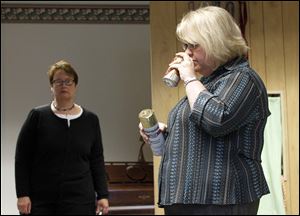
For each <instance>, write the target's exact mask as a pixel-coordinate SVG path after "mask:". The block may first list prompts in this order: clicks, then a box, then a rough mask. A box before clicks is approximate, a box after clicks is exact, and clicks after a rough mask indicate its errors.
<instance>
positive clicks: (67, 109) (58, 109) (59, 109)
mask: <svg viewBox="0 0 300 216" xmlns="http://www.w3.org/2000/svg"><path fill="white" fill-rule="evenodd" d="M53 105H54V108H55V109H56V110H57V111H64V112H65V111H70V110H71V109H73V108H74V106H75V105H74V104H73V105H72V106H71V107H70V108H66V109H61V108H58V107H57V106H56V105H55V104H54V103H53Z"/></svg>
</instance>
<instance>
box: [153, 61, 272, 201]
mask: <svg viewBox="0 0 300 216" xmlns="http://www.w3.org/2000/svg"><path fill="white" fill-rule="evenodd" d="M200 81H201V82H202V83H203V84H204V85H205V87H206V89H207V90H205V91H203V92H201V93H200V94H199V96H198V97H197V100H196V102H195V104H194V107H193V109H192V110H191V109H190V106H189V103H188V99H187V97H186V96H185V97H184V98H182V99H181V100H180V101H179V102H178V103H177V105H176V106H175V107H174V108H173V109H172V110H171V112H170V114H169V119H168V129H167V132H166V135H165V136H166V142H165V146H164V153H163V155H162V160H161V164H160V173H159V201H158V204H159V206H164V205H171V204H175V203H177V204H219V205H223V204H240V203H249V202H252V201H254V200H257V199H259V198H260V197H261V196H262V195H264V194H267V193H269V189H268V185H267V183H266V180H265V177H264V173H263V170H262V166H261V152H262V148H263V142H264V140H263V133H264V128H265V125H266V121H267V118H268V116H269V115H270V114H271V113H270V111H269V108H268V98H267V91H266V88H265V86H264V84H263V82H262V80H261V79H260V78H259V76H258V75H257V73H256V72H255V71H254V70H252V69H251V68H250V67H249V64H248V61H247V60H246V59H245V58H243V57H239V58H236V59H234V60H233V61H231V62H229V63H227V64H225V65H223V66H220V67H219V68H218V69H217V70H216V71H214V73H213V74H212V75H211V76H209V77H203V78H201V80H200Z"/></svg>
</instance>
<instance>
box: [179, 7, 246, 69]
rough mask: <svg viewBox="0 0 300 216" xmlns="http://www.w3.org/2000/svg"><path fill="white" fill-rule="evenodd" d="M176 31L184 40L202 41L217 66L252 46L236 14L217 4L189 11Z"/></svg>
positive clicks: (196, 42)
mask: <svg viewBox="0 0 300 216" xmlns="http://www.w3.org/2000/svg"><path fill="white" fill-rule="evenodd" d="M176 34H177V37H178V39H179V40H180V41H181V42H183V43H189V44H198V45H199V46H200V47H201V48H202V49H203V50H204V52H205V53H206V59H211V60H212V61H213V62H214V64H215V66H220V65H222V64H224V63H225V62H227V61H229V60H231V59H233V58H234V57H237V56H242V55H245V54H246V53H247V51H248V49H249V47H248V46H247V45H246V42H245V40H244V38H243V36H242V34H241V31H240V28H239V27H238V25H237V24H236V23H235V21H234V19H233V17H232V16H231V15H230V13H229V12H227V11H226V10H225V9H223V8H221V7H215V6H207V7H203V8H199V9H197V10H195V11H190V12H189V13H187V14H186V15H185V16H184V17H183V18H182V20H181V22H180V23H179V24H178V25H177V30H176Z"/></svg>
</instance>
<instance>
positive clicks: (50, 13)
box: [1, 4, 150, 24]
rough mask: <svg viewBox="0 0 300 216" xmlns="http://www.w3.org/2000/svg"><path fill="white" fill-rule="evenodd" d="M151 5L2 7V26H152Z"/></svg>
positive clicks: (32, 5)
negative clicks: (73, 24) (68, 24)
mask: <svg viewBox="0 0 300 216" xmlns="http://www.w3.org/2000/svg"><path fill="white" fill-rule="evenodd" d="M149 17H150V12H149V6H148V5H57V4H56V5H54V4H53V5H43V4H26V5H25V4H23V5H20V4H1V23H86V24H89V23H91V24H92V23H99V24H149Z"/></svg>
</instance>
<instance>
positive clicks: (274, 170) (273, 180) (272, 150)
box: [258, 96, 285, 215]
mask: <svg viewBox="0 0 300 216" xmlns="http://www.w3.org/2000/svg"><path fill="white" fill-rule="evenodd" d="M269 109H270V111H271V115H270V116H269V118H268V121H267V124H266V128H265V133H264V138H265V142H264V148H263V151H262V166H263V170H264V173H265V177H266V180H267V182H268V186H269V189H270V194H267V195H265V196H263V197H262V198H261V199H260V204H259V209H258V214H259V215H284V214H285V209H284V202H283V193H282V185H281V168H282V167H281V166H282V165H281V160H282V159H281V158H282V127H281V102H280V97H279V96H278V97H269Z"/></svg>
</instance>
